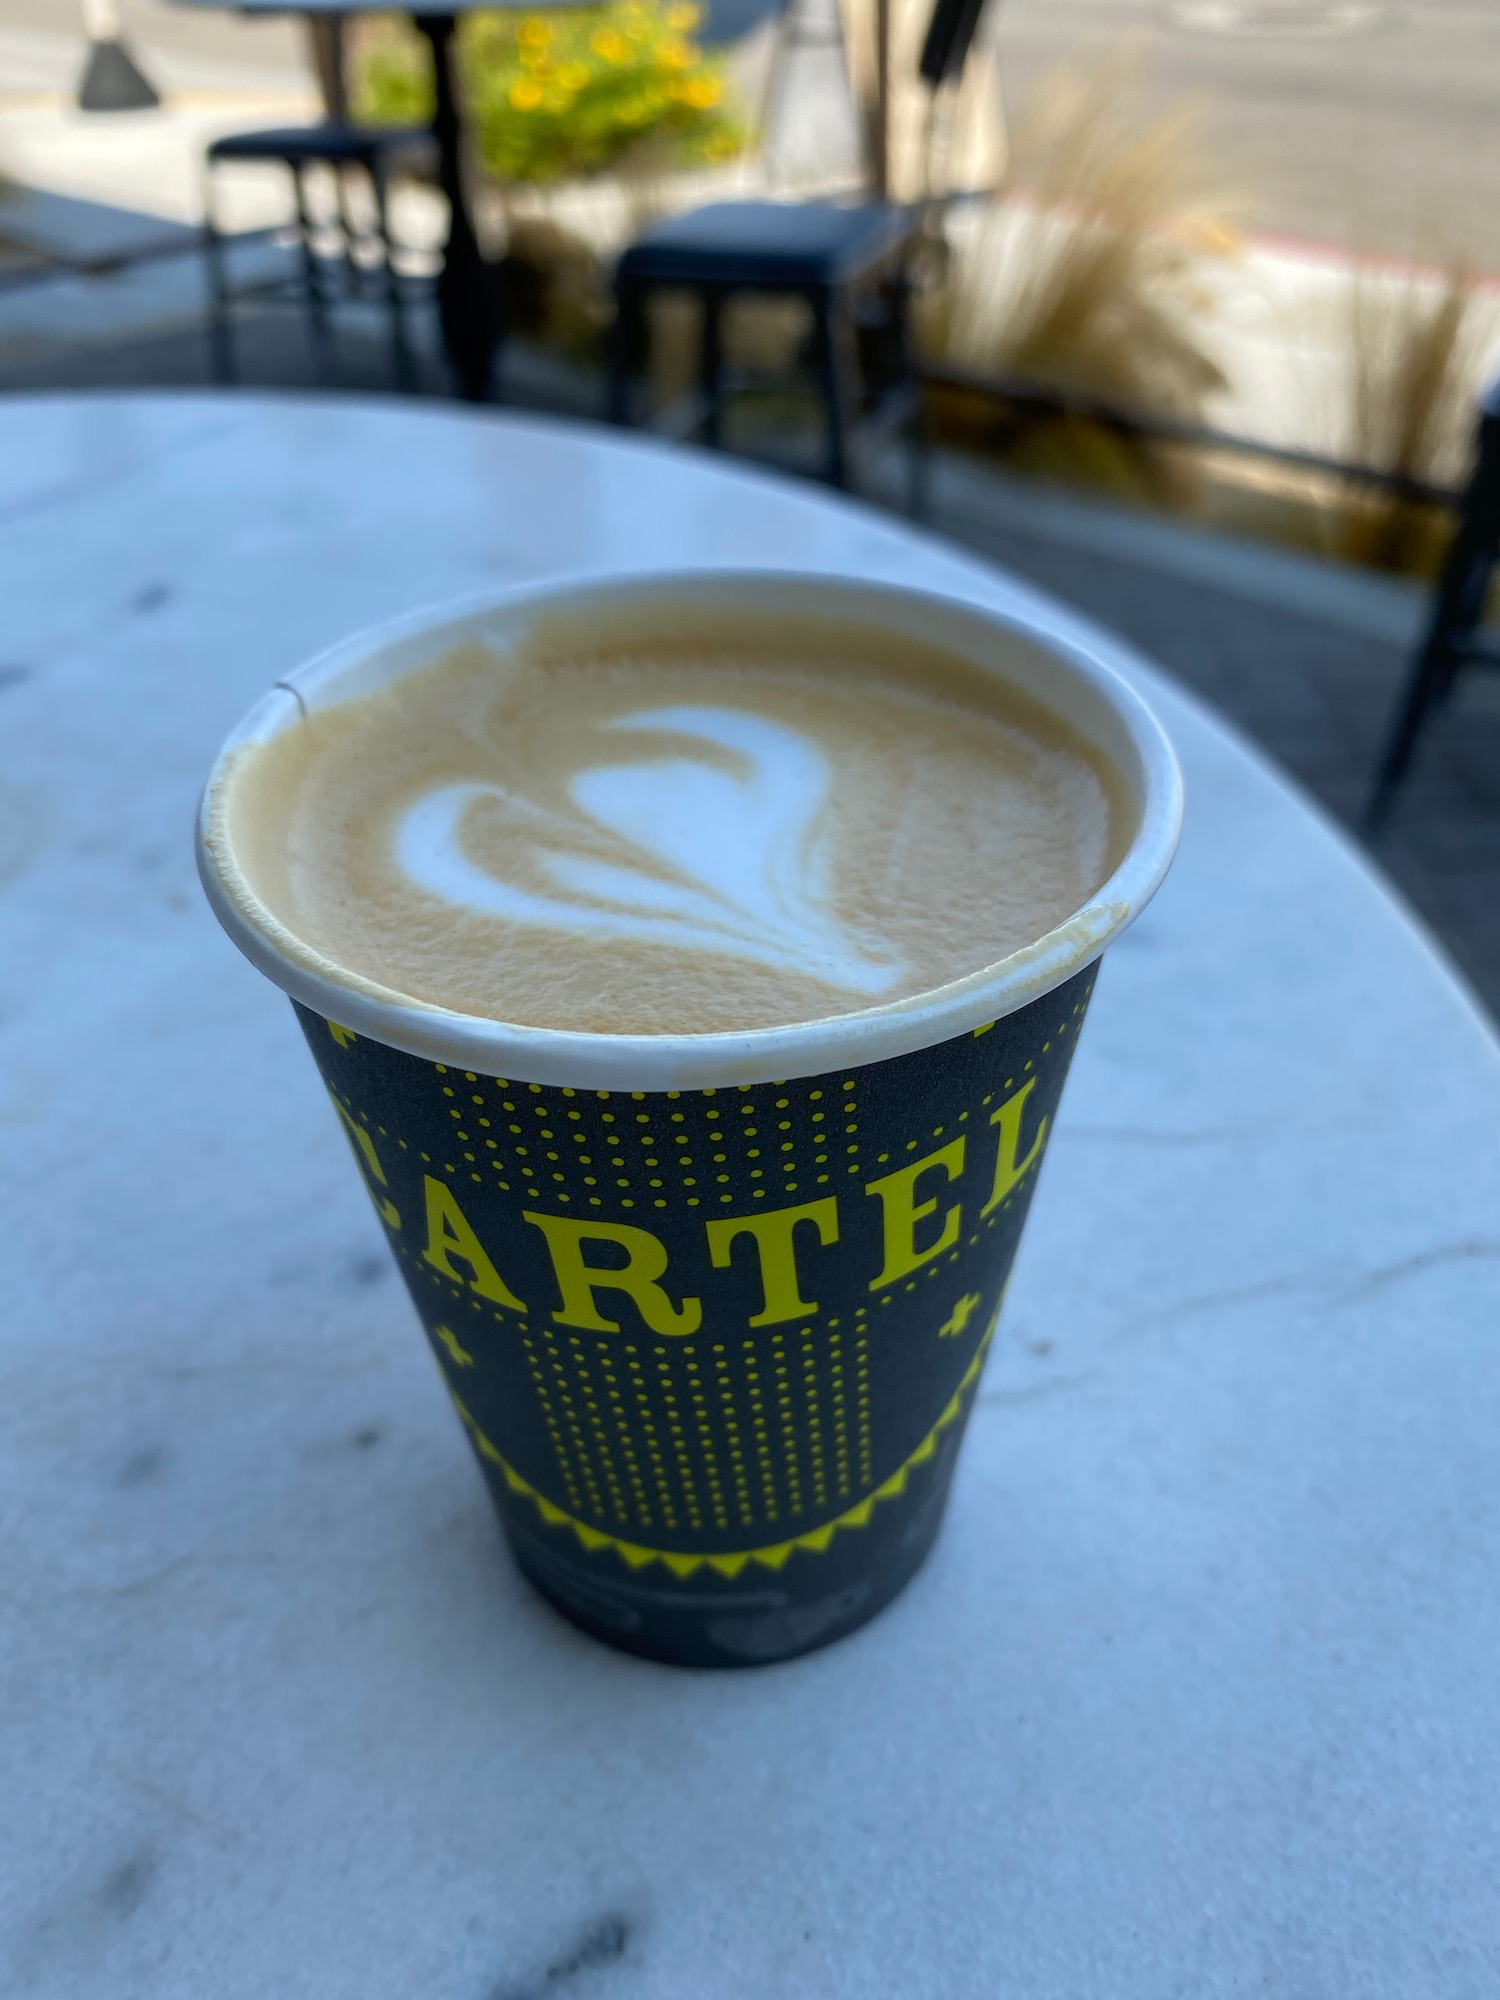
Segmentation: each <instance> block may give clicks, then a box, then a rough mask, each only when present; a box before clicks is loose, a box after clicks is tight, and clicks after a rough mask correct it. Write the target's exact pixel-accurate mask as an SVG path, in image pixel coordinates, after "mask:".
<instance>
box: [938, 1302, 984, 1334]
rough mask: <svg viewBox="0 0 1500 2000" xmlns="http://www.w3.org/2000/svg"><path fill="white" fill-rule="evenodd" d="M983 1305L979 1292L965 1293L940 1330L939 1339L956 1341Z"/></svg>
mask: <svg viewBox="0 0 1500 2000" xmlns="http://www.w3.org/2000/svg"><path fill="white" fill-rule="evenodd" d="M983 1303H984V1301H983V1300H982V1299H981V1298H980V1296H979V1294H978V1292H965V1293H964V1295H963V1297H962V1298H961V1299H960V1300H959V1302H958V1304H957V1305H956V1306H955V1307H954V1308H953V1311H952V1312H951V1313H950V1315H949V1316H948V1318H947V1319H945V1320H944V1322H943V1324H942V1325H941V1326H940V1327H939V1328H938V1335H939V1338H940V1339H943V1340H956V1339H957V1338H958V1336H959V1334H961V1333H962V1332H963V1330H964V1328H965V1327H966V1326H967V1325H968V1324H969V1321H970V1320H971V1319H972V1318H973V1317H974V1314H975V1313H976V1312H977V1311H978V1309H979V1307H980V1306H981V1305H982V1304H983Z"/></svg>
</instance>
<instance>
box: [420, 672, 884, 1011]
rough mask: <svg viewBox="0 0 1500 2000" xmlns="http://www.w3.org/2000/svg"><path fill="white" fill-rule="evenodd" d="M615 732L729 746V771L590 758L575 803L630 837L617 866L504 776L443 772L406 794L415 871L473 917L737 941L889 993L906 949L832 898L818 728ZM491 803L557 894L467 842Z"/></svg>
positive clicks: (690, 711) (760, 723) (694, 715)
mask: <svg viewBox="0 0 1500 2000" xmlns="http://www.w3.org/2000/svg"><path fill="white" fill-rule="evenodd" d="M606 726H607V727H608V728H610V729H629V730H641V731H653V732H654V731H662V732H666V733H668V734H670V735H673V736H678V737H687V738H696V739H698V740H699V741H700V742H702V743H704V744H709V745H712V746H714V747H715V748H717V749H719V750H721V751H726V752H728V753H730V755H731V757H732V758H733V760H734V768H731V769H727V770H726V769H725V768H724V767H723V764H722V763H720V762H709V761H706V760H704V759H701V758H694V757H686V756H678V757H671V758H662V759H659V760H657V761H654V762H652V763H630V764H613V765H611V764H596V765H592V766H589V767H588V768H586V769H584V770H581V771H579V772H577V773H576V774H575V775H574V776H573V778H572V779H571V780H570V782H569V784H568V794H569V797H570V799H571V801H572V804H573V805H574V807H575V808H576V809H577V811H578V812H579V813H583V814H587V815H588V817H589V818H590V819H591V820H592V821H593V822H594V824H595V825H596V826H597V827H599V828H602V829H604V830H605V831H606V832H608V833H611V834H614V835H615V836H616V837H617V838H618V839H619V840H620V841H622V842H624V843H626V845H627V846H628V848H629V849H630V850H631V853H632V858H631V860H630V861H629V862H620V863H614V864H612V863H610V862H608V861H604V860H601V859H599V858H598V857H597V856H594V855H590V854H588V853H584V852H580V851H578V847H577V838H578V831H579V829H578V827H577V825H576V824H573V823H570V819H569V817H568V816H567V815H565V814H562V813H558V812H548V811H546V810H544V809H541V808H538V807H536V806H535V805H533V804H532V803H531V802H530V801H528V800H526V799H523V798H518V797H517V796H516V795H515V794H514V793H512V792H509V791H507V790H506V789H505V787H504V786H502V785H496V784H481V783H473V782H468V783H457V784H447V785H440V786H438V787H437V788H435V789H434V790H433V791H430V792H427V793H425V794H424V795H423V796H422V797H421V798H419V799H418V800H417V801H416V802H415V803H414V804H412V805H411V806H409V807H408V808H407V810H406V812H405V813H404V815H403V816H402V818H401V820H400V821H399V823H398V825H397V828H396V834H395V852H396V858H397V861H398V862H399V865H400V866H401V868H402V869H403V870H404V871H405V873H406V875H407V876H408V877H409V878H410V880H411V881H412V882H413V883H414V884H415V885H416V886H417V887H418V888H420V889H424V890H426V891H427V892H428V893H429V894H430V895H434V896H439V897H441V898H443V900H444V901H446V902H449V903H453V904H455V905H457V906H459V907H460V908H462V909H465V910H467V911H470V912H472V913H474V914H476V915H479V916H487V917H500V918H503V919H505V920H506V921H507V922H509V923H513V924H522V925H538V926H541V927H543V928H546V929H551V930H556V931H565V932H568V933H570V934H571V935H573V936H574V937H576V938H578V939H579V940H580V942H581V941H583V940H586V939H605V938H608V939H616V940H625V939H629V940H635V941H640V942H646V943H653V944H668V945H674V946H677V947H678V948H680V949H683V950H687V951H698V952H705V951H706V952H713V953H716V954H724V953H728V954H730V955H731V956H733V957H735V958H740V959H748V960H751V961H752V962H754V963H756V964H759V965H763V966H766V967H768V968H770V969H772V970H776V971H785V972H795V973H800V974H802V975H803V976H804V977H805V978H808V979H817V980H821V981H823V982H824V983H825V984H826V985H829V986H835V987H838V988H840V989H841V990H842V991H844V992H846V993H850V994H854V995H861V996H863V995H878V994H882V993H887V992H889V991H890V990H891V988H892V987H893V986H895V985H896V984H897V982H898V981H899V980H900V978H901V976H902V974H903V972H905V970H906V964H905V961H904V960H903V959H902V958H900V957H899V956H897V955H895V954H894V953H892V952H890V951H889V950H887V951H885V952H881V951H880V949H879V945H878V941H874V940H866V939H861V938H860V937H859V936H858V935H857V934H856V933H855V932H854V931H852V930H850V929H849V928H847V927H846V926H845V925H844V924H843V922H842V921H841V920H840V917H839V914H838V912H837V910H836V909H835V907H834V904H833V899H832V895H831V881H830V868H829V852H828V848H829V841H828V828H827V824H826V820H827V808H828V803H829V789H830V781H831V773H830V769H829V764H828V759H827V758H826V757H825V756H824V755H823V754H822V752H821V751H820V750H819V749H818V747H817V745H816V744H815V743H813V742H812V741H811V740H810V739H809V738H808V737H806V736H804V735H803V734H801V733H800V732H799V731H797V730H795V729H790V728H788V727H786V726H785V724H783V723H779V722H772V721H769V720H767V719H766V718H765V717H764V716H758V715H752V714H748V713H746V712H745V711H744V710H740V709H732V708H717V707H714V708H710V707H687V706H684V707H676V708H656V709H647V710H643V711H640V712H638V713H636V714H629V715H620V716H614V717H612V718H611V719H610V720H609V722H608V723H607V725H606ZM479 800H489V801H491V802H494V803H495V804H498V805H500V806H501V807H503V808H504V809H505V810H506V811H508V812H512V813H515V814H516V815H517V816H518V817H519V819H520V820H521V828H520V829H518V831H519V832H520V836H521V839H522V840H523V841H525V842H526V843H527V845H528V847H529V848H530V851H531V856H532V857H533V858H534V860H535V861H536V862H538V863H539V864H540V869H541V872H542V874H543V875H544V876H545V877H546V878H547V879H548V880H549V881H550V882H551V883H552V884H553V885H554V887H555V888H556V890H557V891H558V892H559V893H558V894H557V895H555V896H540V895H537V894H536V893H534V892H532V891H529V890H528V889H526V888H525V887H523V886H522V885H521V884H520V883H519V882H517V881H514V880H510V879H507V878H506V877H504V876H500V875H496V874H493V873H491V872H490V870H489V869H488V868H486V867H485V866H483V865H482V864H481V863H479V862H477V861H475V860H473V859H472V858H471V857H470V855H469V854H468V852H467V851H466V850H465V847H464V844H463V822H464V818H465V815H466V814H467V812H468V810H469V808H470V807H471V806H472V805H473V804H475V803H476V801H479Z"/></svg>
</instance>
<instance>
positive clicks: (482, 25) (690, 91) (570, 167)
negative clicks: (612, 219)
mask: <svg viewBox="0 0 1500 2000" xmlns="http://www.w3.org/2000/svg"><path fill="white" fill-rule="evenodd" d="M698 19H699V10H698V8H697V7H695V6H691V5H685V4H682V0H677V4H670V5H665V4H662V0H612V4H610V5H608V6H604V7H596V8H587V9H579V10H577V11H574V10H572V9H568V10H561V9H559V10H558V11H556V12H548V13H545V14H513V13H496V14H485V13H480V14H470V15H467V16H466V17H465V19H464V21H463V24H462V27H461V28H460V31H459V41H458V60H459V77H460V87H461V89H462V91H463V95H464V100H465V106H466V116H467V119H468V122H469V127H470V130H471V131H472V133H473V135H474V140H475V145H476V149H477V152H478V155H479V158H480V160H481V161H482V163H483V165H484V167H485V168H486V170H487V171H488V172H489V173H491V174H493V175H494V176H495V177H496V179H498V180H502V181H557V180H565V179H569V178H571V177H573V176H575V175H581V174H590V173H598V172H599V171H601V170H602V169H603V168H606V167H609V166H612V165H614V164H615V163H616V162H617V161H618V160H619V159H620V158H621V156H622V155H624V154H626V153H628V152H630V151H632V150H634V149H636V148H637V147H640V146H642V145H643V143H645V142H650V144H651V146H652V147H653V148H654V149H655V150H657V151H658V152H662V151H665V152H667V153H670V154H671V155H672V156H674V157H676V158H677V159H679V160H682V161H684V162H689V161H710V160H724V159H729V158H731V157H732V156H733V155H734V154H735V153H737V152H738V151H739V150H740V148H741V145H742V144H743V134H742V132H741V130H740V127H739V125H738V124H737V122H736V120H735V119H734V117H733V116H732V114H731V113H730V111H729V109H728V107H727V102H726V99H727V86H726V80H725V76H724V69H723V65H722V63H720V62H718V61H716V60H714V59H712V58H710V57H707V56H705V55H704V53H703V51H702V49H701V48H700V47H699V45H698V44H697V43H696V42H695V41H693V40H692V39H691V36H692V31H693V29H694V28H696V27H697V25H698ZM354 82H355V100H356V108H357V111H358V114H359V115H360V116H361V117H363V118H367V119H369V120H371V121H372V122H375V123H380V124H393V125H394V124H402V125H406V124H421V123H423V122H425V121H426V120H427V119H428V118H430V117H431V115H432V76H431V72H430V69H429V67H428V65H427V62H426V50H425V46H424V45H423V44H422V43H421V42H419V41H418V40H417V38H416V36H415V35H414V34H413V33H412V32H411V31H410V30H405V31H402V30H398V29H395V28H393V27H386V26H382V27H381V28H379V29H377V30H376V31H375V32H374V33H373V34H370V35H368V36H367V37H366V38H365V39H364V41H363V43H362V46H361V49H360V51H359V54H358V57H357V59H356V63H355V79H354Z"/></svg>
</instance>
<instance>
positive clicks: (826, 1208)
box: [706, 1195, 839, 1326]
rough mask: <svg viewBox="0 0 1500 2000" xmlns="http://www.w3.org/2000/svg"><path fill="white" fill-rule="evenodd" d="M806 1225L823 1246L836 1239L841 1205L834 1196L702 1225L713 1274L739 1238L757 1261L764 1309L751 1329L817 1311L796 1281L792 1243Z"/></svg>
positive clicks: (724, 1266)
mask: <svg viewBox="0 0 1500 2000" xmlns="http://www.w3.org/2000/svg"><path fill="white" fill-rule="evenodd" d="M799 1222H810V1223H812V1225H813V1226H814V1228H815V1229H816V1230H817V1232H818V1241H819V1242H820V1243H822V1244H825V1245H826V1244H829V1243H837V1242H838V1240H839V1205H838V1202H837V1201H836V1200H835V1199H834V1197H833V1196H832V1195H828V1196H827V1197H826V1198H825V1199H824V1200H822V1201H807V1202H803V1203H802V1205H801V1206H800V1207H798V1208H772V1209H766V1210H763V1211H762V1212H761V1213H760V1214H759V1215H724V1216H716V1217H715V1218H714V1220H713V1221H712V1222H710V1223H708V1224H707V1225H706V1227H707V1230H708V1254H709V1256H710V1257H711V1258H712V1259H713V1263H714V1269H715V1270H716V1271H722V1270H726V1269H727V1268H728V1266H729V1263H730V1251H731V1246H732V1244H733V1243H734V1239H735V1238H736V1237H737V1236H748V1237H750V1238H751V1239H752V1240H753V1241H754V1244H755V1251H756V1255H757V1256H758V1257H759V1259H760V1282H761V1288H762V1290H763V1291H764V1293H765V1304H764V1306H763V1308H762V1310H761V1311H760V1312H758V1313H755V1314H753V1315H752V1316H751V1320H750V1324H751V1325H752V1326H775V1325H776V1324H777V1322H778V1321H779V1320H784V1319H804V1318H805V1317H806V1316H807V1314H808V1313H815V1312H816V1311H817V1310H818V1308H817V1305H816V1303H814V1304H812V1305H809V1304H808V1302H807V1301H806V1299H804V1298H803V1296H802V1293H801V1289H800V1287H799V1286H798V1283H797V1251H796V1244H795V1242H794V1240H793V1238H794V1233H795V1231H796V1227H797V1224H798V1223H799Z"/></svg>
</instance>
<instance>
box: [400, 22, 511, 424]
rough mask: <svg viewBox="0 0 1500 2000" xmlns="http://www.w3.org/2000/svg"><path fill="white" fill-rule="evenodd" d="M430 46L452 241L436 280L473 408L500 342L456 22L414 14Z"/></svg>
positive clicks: (448, 342) (460, 379)
mask: <svg viewBox="0 0 1500 2000" xmlns="http://www.w3.org/2000/svg"><path fill="white" fill-rule="evenodd" d="M412 19H413V21H414V22H415V24H416V26H417V27H418V28H419V29H420V30H421V31H422V33H423V34H424V35H425V36H426V37H427V40H428V42H429V43H430V44H431V47H432V76H433V83H434V86H435V88H436V92H437V104H436V109H435V110H434V112H433V117H432V136H433V138H434V139H435V140H436V142H437V149H438V175H439V178H440V179H441V181H442V184H443V193H444V194H445V195H446V196H447V197H448V213H449V216H450V218H451V219H450V221H449V225H448V241H447V244H446V246H445V248H444V251H443V268H442V271H441V272H440V273H439V276H438V284H437V295H438V318H439V320H440V321H441V323H442V328H443V342H444V345H445V346H446V347H447V349H448V359H449V361H450V362H451V363H452V366H453V373H454V377H455V379H456V381H457V383H458V393H459V394H460V395H461V396H462V397H463V398H464V399H465V400H466V401H467V402H470V403H485V402H488V401H489V400H490V395H491V389H492V383H493V375H494V366H495V348H496V346H497V345H498V344H499V340H500V331H501V329H500V317H499V313H498V312H497V310H496V305H497V294H496V288H495V274H494V271H493V270H492V268H491V266H490V265H489V264H488V263H487V262H486V261H485V259H484V257H483V256H482V255H481V254H480V249H479V238H478V237H477V236H476V235H475V234H474V224H473V220H472V219H471V217H470V215H469V207H468V203H467V201H466V200H465V198H464V185H463V155H462V150H461V126H460V122H459V114H458V93H457V90H456V88H455V80H454V75H453V32H454V17H453V15H451V14H413V16H412Z"/></svg>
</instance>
